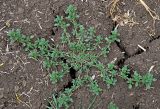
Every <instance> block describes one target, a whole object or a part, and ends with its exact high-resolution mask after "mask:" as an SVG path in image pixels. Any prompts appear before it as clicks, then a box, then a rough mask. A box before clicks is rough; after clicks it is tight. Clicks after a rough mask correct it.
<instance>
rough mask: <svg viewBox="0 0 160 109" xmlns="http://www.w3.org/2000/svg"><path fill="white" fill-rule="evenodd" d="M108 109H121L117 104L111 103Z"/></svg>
mask: <svg viewBox="0 0 160 109" xmlns="http://www.w3.org/2000/svg"><path fill="white" fill-rule="evenodd" d="M108 109H119V108H118V107H117V105H116V104H115V103H113V102H110V103H109V105H108Z"/></svg>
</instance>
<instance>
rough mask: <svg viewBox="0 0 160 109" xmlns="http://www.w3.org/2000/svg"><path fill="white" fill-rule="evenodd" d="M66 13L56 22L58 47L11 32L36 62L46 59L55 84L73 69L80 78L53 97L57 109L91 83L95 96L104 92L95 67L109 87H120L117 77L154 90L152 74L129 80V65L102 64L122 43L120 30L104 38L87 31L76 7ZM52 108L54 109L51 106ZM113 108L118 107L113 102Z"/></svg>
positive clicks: (14, 40) (65, 105)
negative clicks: (114, 47) (77, 91)
mask: <svg viewBox="0 0 160 109" xmlns="http://www.w3.org/2000/svg"><path fill="white" fill-rule="evenodd" d="M65 13H66V17H63V16H57V17H56V18H55V20H54V23H55V24H54V26H56V27H58V28H61V30H62V34H61V37H60V41H59V42H58V44H57V45H54V46H51V45H50V44H49V41H48V40H46V39H44V38H37V39H36V38H34V40H32V39H33V37H32V36H25V35H23V34H21V31H20V30H19V29H17V30H14V29H13V30H11V31H9V33H8V36H9V39H10V40H11V42H12V43H13V42H18V43H19V44H21V45H22V46H23V47H24V49H25V51H27V52H28V54H29V57H31V58H33V59H36V60H37V59H39V58H40V59H42V60H43V67H44V68H46V69H47V70H48V71H50V70H53V71H52V72H51V74H50V80H51V82H52V83H53V84H56V83H57V82H59V81H64V80H63V77H64V76H65V75H66V74H68V73H69V72H70V69H71V68H73V69H74V70H76V72H77V73H78V75H80V76H79V77H77V78H76V79H74V80H73V81H72V84H73V85H72V86H71V88H66V89H65V90H64V91H63V92H61V93H59V95H58V96H55V95H53V100H52V101H51V104H52V106H53V108H55V109H60V108H62V107H64V108H65V109H68V108H69V104H70V103H71V102H73V99H72V98H71V96H72V94H73V92H74V91H75V90H76V89H78V88H79V87H81V86H82V85H84V84H87V86H88V87H89V89H90V91H91V92H93V93H94V94H95V95H99V94H100V92H101V91H102V89H101V88H100V87H99V85H98V82H97V81H96V80H94V79H92V77H90V76H89V75H90V72H91V70H92V68H95V69H97V70H98V71H97V72H100V77H101V78H102V80H103V81H104V82H105V83H106V85H107V86H108V88H110V87H111V86H113V85H115V84H116V82H117V79H116V76H117V75H119V76H120V77H121V78H122V79H124V80H126V81H127V83H128V85H129V88H132V86H133V85H135V86H136V87H137V86H139V85H140V84H143V85H145V86H146V88H147V89H149V88H150V87H151V85H152V82H153V81H155V79H154V78H153V75H152V74H151V73H147V74H146V75H144V76H141V75H140V74H139V73H138V72H136V71H135V72H134V75H132V76H131V77H129V74H130V70H129V68H128V67H127V66H124V67H123V68H122V69H120V70H118V69H116V65H115V64H114V63H109V64H104V63H103V62H101V59H100V58H104V59H107V54H108V53H109V51H110V49H111V44H112V43H114V42H119V39H118V31H117V27H116V28H115V29H114V30H113V31H112V32H111V35H110V36H108V37H104V36H101V35H97V34H96V30H95V28H94V27H88V28H85V26H83V25H82V24H81V23H79V22H77V19H78V18H79V15H78V14H77V9H76V7H74V6H73V5H69V6H68V8H67V10H66V12H65ZM96 51H98V52H96ZM64 60H65V62H64ZM118 72H120V73H118ZM82 75H83V76H82ZM49 109H52V107H49ZM109 109H118V108H117V107H116V106H115V105H114V104H113V103H111V104H110V107H109Z"/></svg>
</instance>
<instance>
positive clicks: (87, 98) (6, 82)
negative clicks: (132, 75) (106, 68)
mask: <svg viewBox="0 0 160 109" xmlns="http://www.w3.org/2000/svg"><path fill="white" fill-rule="evenodd" d="M144 1H145V3H146V4H147V5H148V6H149V7H150V8H151V9H152V10H154V11H155V12H156V13H157V14H158V15H160V6H159V4H160V1H159V0H144ZM71 3H73V4H74V5H75V6H77V8H78V12H79V14H80V19H79V21H80V22H81V23H82V24H84V25H86V26H94V27H96V29H97V34H102V35H105V36H108V35H109V34H110V31H111V30H112V29H113V27H114V26H115V22H113V20H112V18H111V16H109V9H110V8H111V4H110V3H111V0H88V1H87V2H85V0H83V2H82V1H81V0H20V1H18V2H17V0H1V1H0V64H1V63H3V65H2V66H0V109H45V108H46V106H47V105H48V100H49V99H50V97H51V96H52V93H57V92H59V91H60V90H63V88H64V87H65V86H66V85H67V84H68V82H69V81H71V78H70V76H69V75H67V76H66V77H65V80H64V81H63V82H61V83H59V84H58V85H56V86H53V85H52V84H51V83H50V80H49V77H48V74H49V73H50V72H49V71H46V70H44V69H43V68H42V64H41V63H42V62H41V59H40V60H38V61H35V60H32V59H29V58H28V56H27V54H26V53H25V52H24V51H23V48H22V47H20V46H19V45H16V44H14V45H11V44H10V43H9V41H8V39H7V37H6V36H7V35H6V33H7V31H8V30H10V29H12V28H20V29H22V32H23V33H24V34H26V35H34V36H35V37H45V38H47V39H48V40H50V42H51V38H52V37H53V36H55V37H58V36H59V34H60V31H59V30H58V29H57V28H54V27H53V21H54V18H55V16H56V15H64V10H65V8H66V7H67V6H68V4H71ZM128 10H129V14H130V15H131V18H133V20H134V21H135V22H136V24H134V25H129V24H128V23H126V24H124V25H123V26H122V25H119V28H118V30H119V33H120V36H119V37H120V40H121V42H120V43H115V44H113V45H112V47H111V52H110V54H109V59H108V60H107V62H110V61H113V60H114V59H115V58H117V60H116V64H117V67H121V66H122V65H124V64H127V65H129V66H130V68H131V69H134V70H138V71H140V72H142V74H144V73H145V72H147V71H148V70H149V69H150V67H151V66H154V68H153V73H154V76H155V77H156V79H157V81H156V82H155V83H154V85H153V89H151V90H144V89H145V88H144V87H140V88H133V89H132V90H129V89H128V86H127V84H126V83H125V82H124V81H123V80H121V79H118V82H117V84H116V86H114V87H111V89H107V87H106V85H105V84H104V83H103V82H102V81H101V80H100V79H99V78H98V77H97V78H96V79H97V80H98V83H99V85H100V87H101V88H102V89H103V92H102V93H101V95H100V96H98V97H97V98H96V101H95V103H94V106H95V107H96V106H97V105H98V104H99V105H98V106H97V107H96V109H106V108H107V105H108V103H109V102H110V101H115V103H116V104H117V105H118V106H119V108H120V109H159V108H160V104H159V102H160V93H159V92H160V87H159V81H160V79H159V78H160V74H159V69H160V67H159V66H160V55H159V54H160V39H159V37H160V30H159V27H160V21H158V20H156V21H155V25H153V23H154V22H153V19H152V17H151V16H150V15H149V13H148V12H147V11H146V10H145V8H144V7H143V6H142V5H141V4H140V3H139V2H138V0H137V1H136V0H120V1H119V2H118V4H117V9H116V11H115V13H113V15H114V16H115V15H118V16H123V15H124V14H125V13H127V11H128ZM121 20H122V19H120V22H121ZM8 21H9V24H10V25H9V26H6V22H8ZM118 22H119V21H118ZM118 22H116V23H118ZM5 26H6V27H5ZM3 27H4V29H2V30H1V28H3ZM153 33H154V34H153ZM51 43H52V42H51ZM138 45H140V46H142V47H144V48H145V49H146V51H143V50H142V49H141V48H140V47H138ZM7 49H8V50H9V51H7ZM93 97H94V96H93V95H92V93H90V92H89V91H88V90H87V88H86V87H85V86H84V87H82V88H80V89H78V90H76V91H75V93H74V94H73V99H74V102H73V103H72V104H71V107H70V109H77V108H78V107H79V105H80V104H81V102H82V104H83V107H84V109H86V108H87V107H88V106H89V103H90V102H91V100H92V99H93Z"/></svg>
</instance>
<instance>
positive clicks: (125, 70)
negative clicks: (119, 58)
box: [120, 65, 130, 80]
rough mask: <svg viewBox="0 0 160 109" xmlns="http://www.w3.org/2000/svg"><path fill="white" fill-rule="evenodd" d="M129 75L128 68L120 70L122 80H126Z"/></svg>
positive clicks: (124, 67)
mask: <svg viewBox="0 0 160 109" xmlns="http://www.w3.org/2000/svg"><path fill="white" fill-rule="evenodd" d="M129 74H130V70H129V68H128V66H126V65H125V66H123V67H122V69H120V76H121V78H122V79H124V80H126V79H128V75H129Z"/></svg>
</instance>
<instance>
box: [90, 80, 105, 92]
mask: <svg viewBox="0 0 160 109" xmlns="http://www.w3.org/2000/svg"><path fill="white" fill-rule="evenodd" d="M89 88H90V91H91V92H93V93H94V94H95V95H99V93H100V92H101V91H102V89H101V88H100V87H99V86H98V83H97V81H96V80H92V79H91V80H90V84H89Z"/></svg>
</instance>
